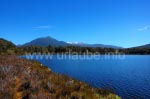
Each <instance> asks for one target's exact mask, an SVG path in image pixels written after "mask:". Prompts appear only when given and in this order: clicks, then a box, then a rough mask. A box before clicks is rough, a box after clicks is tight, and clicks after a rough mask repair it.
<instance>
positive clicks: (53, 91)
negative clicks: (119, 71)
mask: <svg viewBox="0 0 150 99" xmlns="http://www.w3.org/2000/svg"><path fill="white" fill-rule="evenodd" d="M0 59H1V62H0V70H1V74H2V75H3V76H4V77H3V79H2V80H3V81H5V82H6V85H7V84H8V85H7V86H9V90H5V86H3V90H4V91H2V92H0V97H1V98H9V97H14V99H17V98H21V99H22V98H25V97H28V98H30V97H37V98H39V97H40V96H41V97H49V98H52V99H53V98H58V99H59V98H60V97H61V98H62V99H65V98H66V97H68V98H69V97H70V98H71V99H73V98H74V97H77V98H81V99H84V98H88V97H91V98H89V99H95V98H96V99H101V98H110V99H121V98H120V97H119V96H118V95H116V94H114V93H112V92H110V91H108V90H105V89H96V88H93V87H91V86H90V85H89V84H87V83H84V82H81V81H79V80H76V79H73V78H72V77H69V76H66V75H62V74H58V73H55V72H53V71H52V70H51V69H50V68H49V67H47V66H43V65H41V63H40V62H37V61H33V60H28V59H21V58H18V57H16V56H11V55H9V56H0ZM5 66H6V67H5ZM4 68H5V69H4ZM10 68H11V69H10ZM6 74H7V75H6ZM2 84H3V83H0V85H2ZM12 85H13V86H12ZM7 91H9V93H8V92H7ZM6 92H7V93H6ZM5 94H6V95H7V96H6V95H5ZM39 94H40V96H38V95H39ZM63 97H64V98H63ZM83 97H84V98H83Z"/></svg>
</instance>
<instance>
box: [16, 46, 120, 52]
mask: <svg viewBox="0 0 150 99" xmlns="http://www.w3.org/2000/svg"><path fill="white" fill-rule="evenodd" d="M19 50H20V51H21V52H24V53H53V54H55V53H65V54H76V53H78V54H85V53H86V54H88V53H89V54H90V53H91V54H93V53H97V54H105V53H110V52H111V53H116V51H118V50H116V49H112V48H90V47H78V46H66V47H62V46H60V47H53V46H48V47H40V46H28V47H19Z"/></svg>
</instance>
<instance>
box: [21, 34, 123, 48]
mask: <svg viewBox="0 0 150 99" xmlns="http://www.w3.org/2000/svg"><path fill="white" fill-rule="evenodd" d="M49 45H50V46H54V47H58V46H80V47H94V48H95V47H101V48H115V49H121V48H122V47H118V46H113V45H104V44H86V43H77V42H75V43H69V42H68V43H67V42H64V41H58V40H56V39H54V38H52V37H50V36H48V37H43V38H37V39H35V40H33V41H31V42H28V43H25V44H23V45H22V46H49Z"/></svg>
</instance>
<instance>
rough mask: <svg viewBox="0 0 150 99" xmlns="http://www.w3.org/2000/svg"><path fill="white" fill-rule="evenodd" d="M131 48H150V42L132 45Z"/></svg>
mask: <svg viewBox="0 0 150 99" xmlns="http://www.w3.org/2000/svg"><path fill="white" fill-rule="evenodd" d="M133 48H150V44H146V45H141V46H137V47H133Z"/></svg>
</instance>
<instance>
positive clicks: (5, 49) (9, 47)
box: [0, 38, 16, 54]
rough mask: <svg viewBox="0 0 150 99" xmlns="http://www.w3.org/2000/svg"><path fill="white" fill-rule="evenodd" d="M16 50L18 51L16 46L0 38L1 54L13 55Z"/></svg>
mask: <svg viewBox="0 0 150 99" xmlns="http://www.w3.org/2000/svg"><path fill="white" fill-rule="evenodd" d="M15 49H16V45H15V44H13V43H12V42H10V41H7V40H5V39H2V38H0V54H4V53H8V54H12V53H14V51H15Z"/></svg>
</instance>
